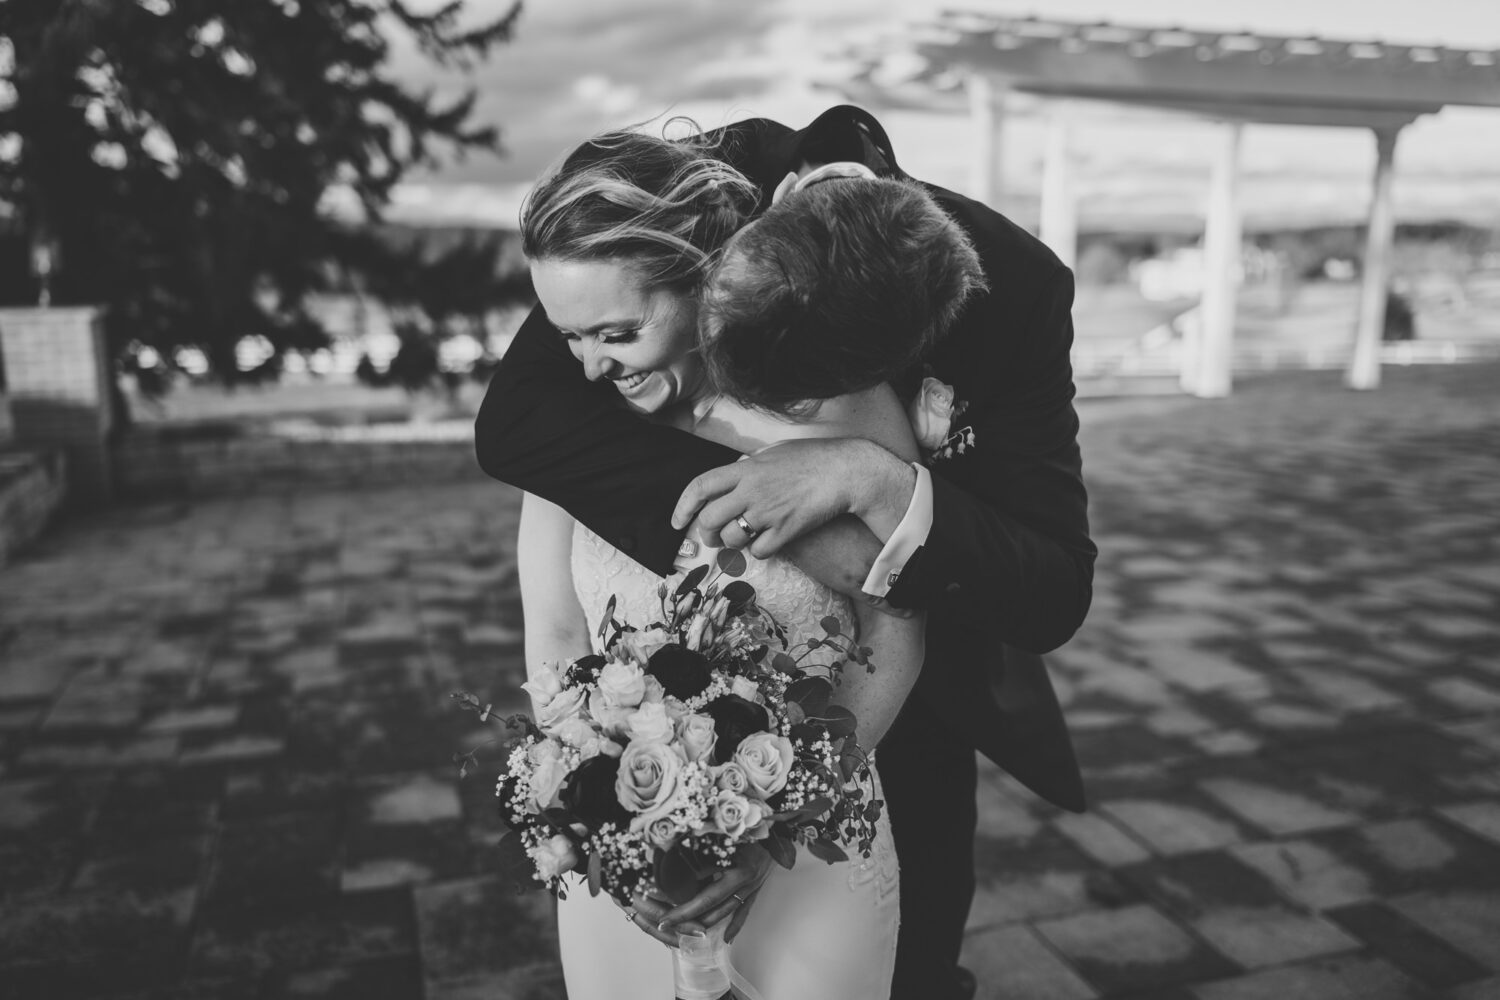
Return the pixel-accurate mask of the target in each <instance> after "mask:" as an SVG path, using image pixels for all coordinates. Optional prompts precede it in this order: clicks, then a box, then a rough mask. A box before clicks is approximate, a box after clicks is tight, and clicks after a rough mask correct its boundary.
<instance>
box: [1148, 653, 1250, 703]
mask: <svg viewBox="0 0 1500 1000" xmlns="http://www.w3.org/2000/svg"><path fill="white" fill-rule="evenodd" d="M1143 655H1144V657H1145V659H1146V662H1147V663H1148V664H1149V665H1150V669H1151V670H1152V671H1153V672H1155V673H1157V674H1158V675H1160V676H1161V677H1162V678H1163V679H1165V680H1166V681H1168V682H1169V683H1171V684H1173V685H1176V686H1178V687H1181V688H1184V689H1186V690H1188V691H1195V692H1204V691H1216V690H1222V689H1226V688H1233V687H1236V686H1239V685H1247V686H1252V687H1255V686H1258V685H1259V684H1260V683H1261V677H1260V675H1258V674H1257V673H1255V672H1254V671H1253V670H1250V669H1248V668H1246V667H1245V666H1243V665H1242V664H1239V663H1236V662H1234V661H1233V660H1232V659H1230V658H1228V657H1226V656H1224V655H1223V654H1221V653H1214V652H1210V651H1208V650H1204V649H1200V648H1198V647H1195V646H1189V645H1179V644H1169V643H1155V644H1152V645H1151V646H1148V647H1147V648H1145V649H1144V650H1143Z"/></svg>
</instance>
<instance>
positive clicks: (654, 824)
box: [646, 816, 677, 849]
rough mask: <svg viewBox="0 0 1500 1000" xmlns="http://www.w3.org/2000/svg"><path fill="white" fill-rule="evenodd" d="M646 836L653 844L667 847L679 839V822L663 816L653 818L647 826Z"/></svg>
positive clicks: (663, 847)
mask: <svg viewBox="0 0 1500 1000" xmlns="http://www.w3.org/2000/svg"><path fill="white" fill-rule="evenodd" d="M646 837H647V839H649V840H650V841H651V843H652V845H653V846H655V847H659V848H662V849H666V848H668V847H671V846H672V844H673V842H674V841H676V840H677V824H676V823H673V822H672V821H671V820H669V819H667V818H666V817H665V816H663V817H662V818H661V819H655V820H652V821H651V823H650V824H649V825H647V827H646Z"/></svg>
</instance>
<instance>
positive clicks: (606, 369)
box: [583, 341, 618, 382]
mask: <svg viewBox="0 0 1500 1000" xmlns="http://www.w3.org/2000/svg"><path fill="white" fill-rule="evenodd" d="M616 367H618V366H617V365H616V363H615V360H614V359H613V358H611V357H609V356H608V355H607V354H605V353H604V347H603V345H602V344H600V343H598V342H597V341H594V342H591V343H585V344H584V347H583V374H584V375H585V376H586V377H587V378H588V380H589V381H590V382H597V381H599V380H600V379H602V378H609V377H610V376H611V375H613V374H614V371H615V368H616Z"/></svg>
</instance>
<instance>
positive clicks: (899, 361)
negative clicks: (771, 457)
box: [699, 178, 984, 413]
mask: <svg viewBox="0 0 1500 1000" xmlns="http://www.w3.org/2000/svg"><path fill="white" fill-rule="evenodd" d="M983 287H984V273H983V271H982V270H981V268H980V264H979V256H978V254H977V253H976V252H975V250H974V247H973V245H972V244H971V243H970V241H969V238H968V236H967V235H966V234H965V233H964V231H963V229H962V228H960V227H959V225H958V224H957V223H956V222H954V221H953V219H952V218H950V217H949V216H948V215H947V213H945V212H944V211H943V210H942V208H941V207H939V206H938V204H937V203H936V202H935V201H933V199H932V197H931V196H930V195H928V194H927V193H926V191H924V190H923V189H922V188H921V187H920V186H918V185H916V184H914V183H912V182H910V181H898V180H874V179H844V178H839V179H832V180H828V181H825V182H823V183H820V184H816V185H813V186H810V187H806V188H803V189H802V190H798V191H796V192H794V193H792V194H790V195H788V196H786V197H785V198H784V199H782V200H781V201H780V202H778V203H777V204H775V205H773V206H772V207H771V208H770V209H769V210H767V211H766V213H765V214H764V215H763V216H761V218H760V219H758V220H757V221H755V222H754V223H752V224H750V225H749V226H746V227H745V228H744V229H742V230H740V232H738V233H737V234H735V236H734V237H733V238H732V239H731V240H730V241H729V243H728V244H727V245H726V246H725V248H724V253H723V256H722V259H721V260H720V262H719V263H718V265H717V266H716V267H715V269H714V270H713V272H712V273H711V274H710V276H709V279H708V281H707V283H706V285H705V288H704V294H703V303H702V308H701V310H700V313H699V316H700V335H701V337H702V340H703V347H704V356H705V361H706V362H707V364H708V367H709V371H710V373H711V375H712V377H713V380H714V382H715V384H716V385H717V386H718V388H719V389H720V390H721V391H723V392H725V393H727V394H728V395H730V396H733V397H734V398H736V399H739V400H740V401H742V402H745V403H749V404H751V405H754V406H760V407H764V408H766V409H769V410H774V411H779V412H783V413H795V412H797V411H798V409H799V408H800V405H801V404H806V403H807V402H808V401H812V400H818V399H828V398H831V397H834V396H840V395H843V394H845V393H848V392H856V391H858V390H861V389H867V388H869V387H871V386H873V385H878V384H879V383H881V382H886V381H890V380H893V379H895V378H897V377H899V376H900V375H902V374H903V373H904V372H906V371H907V370H908V369H910V368H911V367H912V366H913V365H914V364H915V363H916V362H917V361H918V360H919V359H920V358H921V357H922V356H923V355H924V354H925V353H926V352H927V350H928V349H929V348H930V347H931V346H932V344H933V343H934V342H935V341H936V340H937V339H938V338H939V337H941V336H942V335H943V333H944V332H946V330H947V328H948V327H949V326H950V325H951V324H952V322H953V320H954V319H955V318H956V317H957V315H958V313H959V311H960V309H961V308H962V306H963V303H964V301H965V299H967V298H968V297H969V295H971V294H972V293H974V292H975V291H978V290H980V289H982V288H983Z"/></svg>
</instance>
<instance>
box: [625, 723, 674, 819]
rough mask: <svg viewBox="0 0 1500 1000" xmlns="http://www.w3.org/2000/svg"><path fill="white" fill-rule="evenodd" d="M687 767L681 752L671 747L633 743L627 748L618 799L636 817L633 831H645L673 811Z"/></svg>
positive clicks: (667, 745) (665, 744)
mask: <svg viewBox="0 0 1500 1000" xmlns="http://www.w3.org/2000/svg"><path fill="white" fill-rule="evenodd" d="M685 763H687V761H686V760H685V759H684V758H683V756H682V751H681V749H679V748H678V747H675V746H672V745H671V744H669V743H657V742H647V743H642V742H631V744H630V745H629V746H627V747H626V748H625V752H624V753H623V754H621V755H620V773H619V774H618V775H617V776H616V777H615V796H616V797H617V798H618V799H619V800H620V805H622V806H624V807H625V808H626V809H627V810H629V811H630V812H633V813H635V814H636V816H635V818H634V819H633V820H631V822H630V829H631V830H632V831H639V830H642V829H645V828H646V827H647V826H649V825H650V824H651V822H652V821H653V820H656V819H660V818H661V817H662V816H665V815H666V814H667V813H669V812H671V811H672V808H673V807H674V806H675V805H676V804H677V799H678V792H679V791H680V790H681V782H680V780H679V779H680V778H681V776H682V766H683V764H685Z"/></svg>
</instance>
